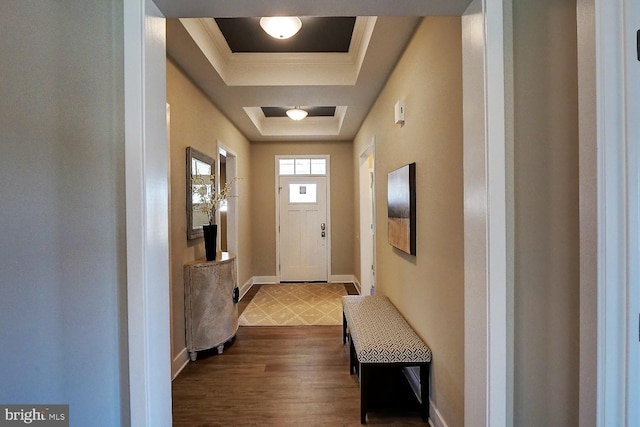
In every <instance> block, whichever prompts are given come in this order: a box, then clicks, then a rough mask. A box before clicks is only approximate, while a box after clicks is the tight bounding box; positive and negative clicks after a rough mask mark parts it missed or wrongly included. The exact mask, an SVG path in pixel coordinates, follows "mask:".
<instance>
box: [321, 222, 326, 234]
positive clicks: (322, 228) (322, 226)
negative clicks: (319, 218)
mask: <svg viewBox="0 0 640 427" xmlns="http://www.w3.org/2000/svg"><path fill="white" fill-rule="evenodd" d="M325 228H326V226H325V225H324V222H323V223H322V224H320V230H323V231H324V229H325ZM323 237H324V236H323Z"/></svg>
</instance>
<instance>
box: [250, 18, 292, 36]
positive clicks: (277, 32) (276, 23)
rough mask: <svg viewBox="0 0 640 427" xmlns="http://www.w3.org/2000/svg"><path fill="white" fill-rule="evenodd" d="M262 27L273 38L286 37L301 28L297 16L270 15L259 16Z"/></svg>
mask: <svg viewBox="0 0 640 427" xmlns="http://www.w3.org/2000/svg"><path fill="white" fill-rule="evenodd" d="M260 26H261V27H262V29H263V30H264V31H265V32H266V33H267V34H269V35H270V36H271V37H273V38H275V39H288V38H289V37H291V36H293V35H294V34H296V33H297V32H298V31H300V28H302V21H301V20H300V18H298V17H297V16H272V17H264V18H260Z"/></svg>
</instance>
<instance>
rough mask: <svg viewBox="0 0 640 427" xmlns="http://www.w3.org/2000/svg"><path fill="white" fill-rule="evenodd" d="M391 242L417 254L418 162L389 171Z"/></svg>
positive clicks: (409, 252)
mask: <svg viewBox="0 0 640 427" xmlns="http://www.w3.org/2000/svg"><path fill="white" fill-rule="evenodd" d="M387 217H388V224H389V243H390V244H391V245H392V246H394V247H396V248H398V249H400V250H401V251H403V252H406V253H408V254H411V255H415V254H416V164H415V163H410V164H408V165H405V166H402V167H401V168H399V169H396V170H394V171H391V172H389V178H388V185H387Z"/></svg>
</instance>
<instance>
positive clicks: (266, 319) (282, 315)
mask: <svg viewBox="0 0 640 427" xmlns="http://www.w3.org/2000/svg"><path fill="white" fill-rule="evenodd" d="M343 295H347V291H346V289H345V288H344V285H342V284H335V283H331V284H324V283H323V284H315V283H314V284H308V283H303V284H302V283H301V284H286V285H285V284H280V285H262V286H261V287H260V289H259V290H258V292H257V293H256V295H255V296H254V297H253V299H252V300H251V302H249V305H247V308H245V310H244V311H243V312H242V315H241V316H240V319H239V323H240V325H241V326H300V325H342V299H341V298H342V296H343Z"/></svg>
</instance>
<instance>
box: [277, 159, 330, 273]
mask: <svg viewBox="0 0 640 427" xmlns="http://www.w3.org/2000/svg"><path fill="white" fill-rule="evenodd" d="M280 159H325V160H326V161H327V174H326V175H325V176H326V177H327V186H326V196H327V222H326V224H327V230H328V233H327V282H331V233H332V231H331V230H332V228H331V156H330V155H328V154H310V155H291V156H287V155H276V156H275V174H274V175H275V186H274V189H275V191H274V193H275V194H274V195H275V203H276V283H280V231H279V230H280V193H279V187H280V172H279V171H280ZM300 176H306V175H300Z"/></svg>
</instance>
